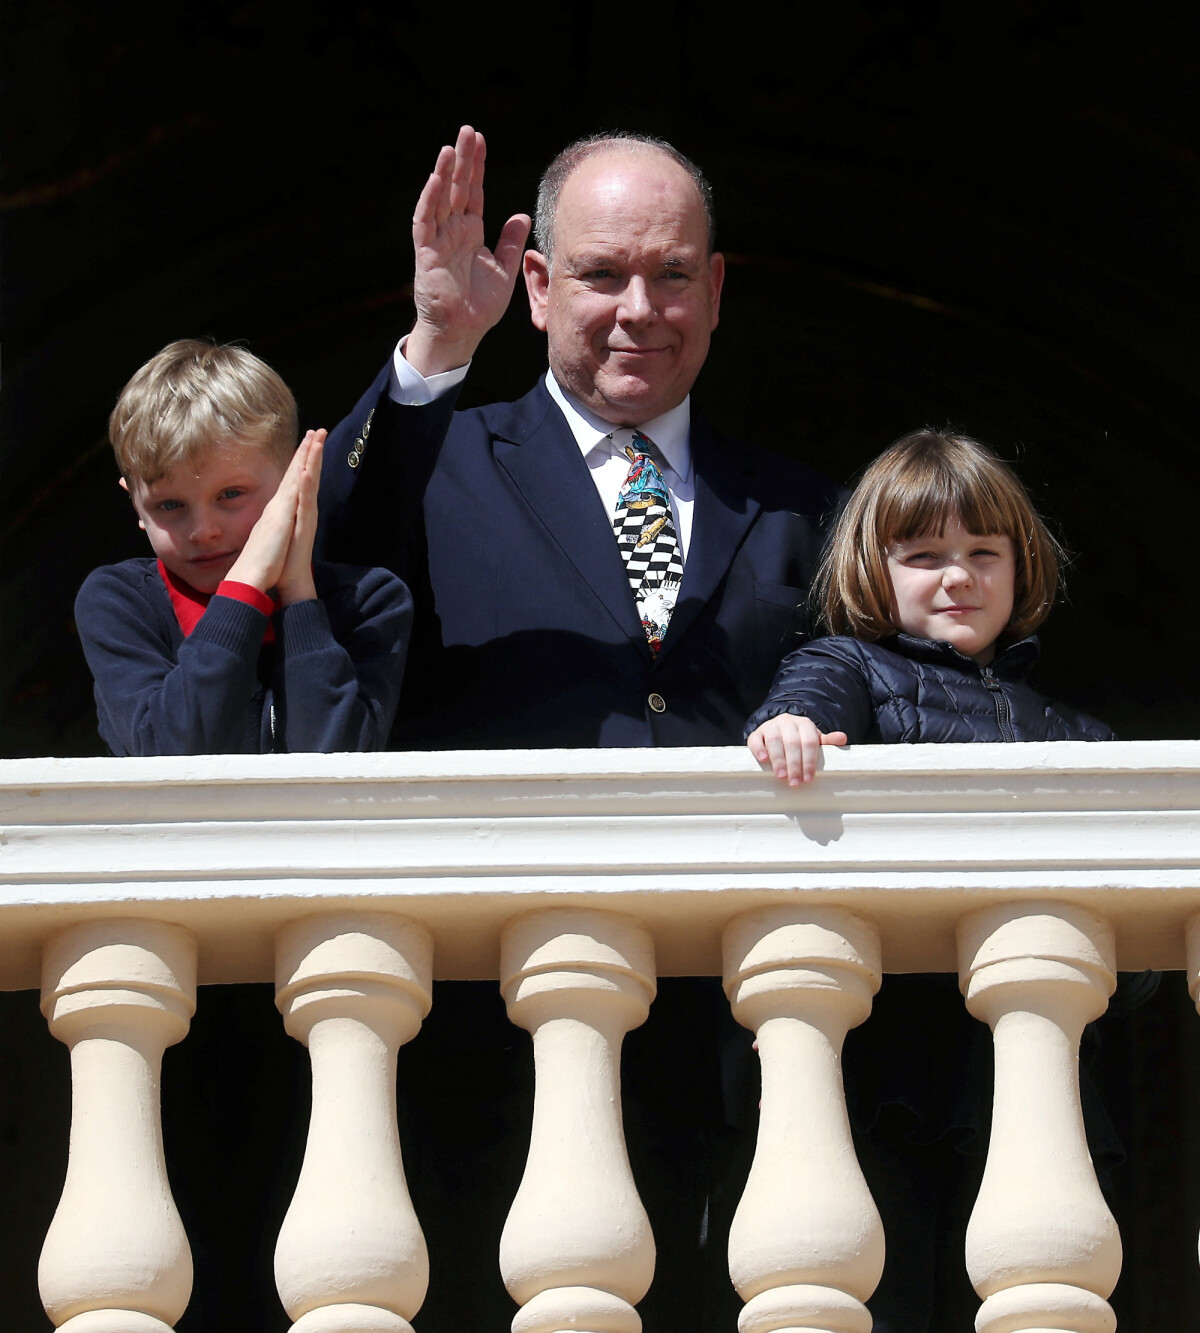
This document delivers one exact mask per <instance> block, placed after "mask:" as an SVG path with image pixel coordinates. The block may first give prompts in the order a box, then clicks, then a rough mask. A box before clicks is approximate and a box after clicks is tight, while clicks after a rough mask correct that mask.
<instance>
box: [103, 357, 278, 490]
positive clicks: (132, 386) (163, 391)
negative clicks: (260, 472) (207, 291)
mask: <svg viewBox="0 0 1200 1333" xmlns="http://www.w3.org/2000/svg"><path fill="white" fill-rule="evenodd" d="M297 437H298V428H297V418H296V400H295V398H293V397H292V393H291V390H290V389H289V388H288V387H287V385H286V384H284V382H283V380H281V379H280V378H279V376H278V375H277V374H276V373H275V372H274V371H273V370H272V369H271V367H270V366H268V365H267V364H266V362H265V361H260V360H259V359H258V357H256V356H254V355H252V354H251V353H250V352H248V351H246V349H245V348H244V347H222V346H219V345H218V344H216V343H211V342H201V341H199V340H198V339H195V338H182V339H180V340H179V341H178V342H173V343H171V344H170V345H169V346H167V347H164V348H163V349H162V351H161V352H159V353H158V355H157V356H153V357H151V358H150V360H149V361H147V362H146V364H145V365H144V366H143V367H142V368H141V369H140V370H139V371H138V372H137V374H135V375H134V377H133V378H132V379H131V380H130V381H129V383H128V384H127V385H126V386H125V387H124V388H123V389H122V390H121V396H120V397H119V398H118V399H117V405H116V407H114V408H113V411H112V415H111V416H110V417H109V419H108V438H109V440H110V441H111V442H112V447H113V453H114V454H116V456H117V466H118V467H119V468H120V469H121V475H122V476H123V477H124V478H126V480H129V479H131V478H137V479H138V480H140V481H142V482H145V483H147V484H149V483H151V482H155V481H158V480H159V478H161V477H164V476H166V474H167V473H168V472H170V471H171V470H172V469H173V468H175V467H177V466H178V465H179V464H180V463H193V462H195V461H196V460H197V459H198V458H199V457H200V456H201V455H203V454H205V453H206V452H207V451H208V450H210V449H212V448H214V447H215V446H217V445H220V444H222V443H229V442H233V441H236V442H237V443H239V444H246V445H250V446H252V447H254V448H260V449H263V450H265V451H266V452H268V453H270V454H272V455H273V456H274V457H275V458H276V459H277V460H278V461H279V462H280V463H281V464H282V465H284V466H286V464H287V462H288V459H290V458H291V456H292V454H293V453H294V452H295V449H296V440H297Z"/></svg>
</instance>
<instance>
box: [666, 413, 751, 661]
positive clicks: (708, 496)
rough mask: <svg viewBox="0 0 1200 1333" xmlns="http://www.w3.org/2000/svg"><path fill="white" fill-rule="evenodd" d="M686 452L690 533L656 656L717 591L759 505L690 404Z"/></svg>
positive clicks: (676, 640)
mask: <svg viewBox="0 0 1200 1333" xmlns="http://www.w3.org/2000/svg"><path fill="white" fill-rule="evenodd" d="M691 454H692V472H693V475H694V476H695V479H696V500H695V509H694V510H693V513H692V537H691V542H690V543H689V545H688V552H687V561H686V562H685V564H684V567H683V585H682V587H681V588H680V590H679V601H678V602H677V603H676V604H675V610H674V611H673V612H672V614H671V624H670V627H669V628H668V630H667V634H666V637H665V638H664V639H663V644H662V648H661V650H660V652H659V656H660V657H665V656H666V655H667V654H668V653H669V652H670V651H671V650H672V648H673V647H674V646H675V645H676V644H677V643H679V642H680V640H681V639H682V638H683V636H684V634H685V633H686V632H687V630H688V629H689V627H690V626H691V625H692V623H693V622H694V621H695V619H696V617H697V616H698V615H699V614H700V611H701V610H702V609H703V607H704V606H705V605H706V604H707V603H708V602H709V600H710V599H711V598H712V597H713V595H714V594H715V593H716V591H717V588H718V587H719V586H720V584H721V580H722V579H724V577H725V575H726V574H727V573H728V571H729V566H730V565H731V564H732V563H733V557H734V556H735V555H736V554H737V550H738V547H739V546H740V545H741V544H742V540H743V538H744V537H745V535H746V533H747V532H748V531H749V528H750V525H751V524H752V523H753V522H754V520H755V518H756V517H757V515H758V511H759V509H760V508H761V506H760V504H759V502H758V501H757V500H755V499H752V498H751V497H750V496H749V495H748V494H747V489H746V479H745V476H744V474H743V471H742V469H740V468H739V467H738V466H737V465H736V464H735V463H734V461H733V459H732V457H731V454H732V450H731V448H730V446H729V444H728V442H727V441H724V440H721V439H720V438H719V437H718V436H716V435H714V434H713V432H712V431H711V430H710V429H709V427H708V426H707V424H706V423H705V422H704V420H703V419H702V418H701V417H700V416H699V415H698V414H697V412H696V409H695V408H694V407H693V409H692V433H691Z"/></svg>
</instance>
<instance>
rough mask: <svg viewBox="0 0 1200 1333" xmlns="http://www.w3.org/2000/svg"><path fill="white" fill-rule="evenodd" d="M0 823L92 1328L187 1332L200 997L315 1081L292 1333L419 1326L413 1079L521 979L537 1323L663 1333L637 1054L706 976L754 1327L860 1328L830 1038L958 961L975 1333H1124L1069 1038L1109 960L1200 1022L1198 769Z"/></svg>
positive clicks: (136, 793)
mask: <svg viewBox="0 0 1200 1333" xmlns="http://www.w3.org/2000/svg"><path fill="white" fill-rule="evenodd" d="M0 800H2V802H3V814H4V819H3V826H2V828H0V883H2V884H3V889H2V892H0V987H2V988H7V989H21V988H28V987H34V986H38V985H39V984H40V986H41V989H42V1006H43V1011H44V1012H45V1013H46V1015H47V1018H48V1020H49V1023H50V1028H51V1031H53V1033H54V1034H55V1035H56V1036H58V1037H60V1038H61V1039H62V1040H63V1041H64V1042H66V1043H67V1044H68V1045H69V1046H70V1048H71V1061H72V1078H73V1088H74V1094H73V1112H72V1128H71V1147H70V1164H69V1168H68V1173H67V1179H66V1184H65V1187H64V1190H63V1195H62V1199H61V1202H60V1204H59V1208H58V1212H57V1214H56V1216H55V1218H54V1222H53V1224H52V1226H51V1228H50V1231H49V1234H48V1236H47V1238H46V1242H45V1247H44V1249H43V1252H42V1261H41V1267H40V1273H39V1280H40V1284H41V1291H42V1298H43V1302H44V1304H45V1306H46V1309H47V1311H48V1313H49V1314H50V1316H51V1319H52V1320H53V1321H54V1323H55V1324H56V1325H58V1326H60V1327H62V1328H64V1329H67V1330H69V1331H70V1333H163V1330H166V1329H170V1328H171V1327H172V1326H173V1325H174V1323H175V1322H176V1320H177V1319H178V1318H179V1316H180V1314H181V1313H182V1311H183V1309H184V1307H185V1306H186V1303H187V1301H188V1297H189V1294H190V1289H191V1260H190V1254H189V1249H188V1242H187V1238H186V1236H185V1234H184V1231H183V1228H182V1225H181V1224H180V1221H179V1218H178V1214H177V1213H176V1211H175V1207H174V1204H173V1202H172V1199H171V1193H170V1188H169V1185H168V1182H167V1178H166V1169H165V1166H164V1163H163V1154H162V1143H161V1130H160V1126H159V1115H158V1105H157V1095H158V1094H157V1075H158V1065H159V1061H160V1059H161V1056H162V1052H163V1049H164V1047H165V1046H166V1045H168V1044H170V1043H173V1042H177V1041H179V1040H181V1039H183V1038H184V1037H185V1035H186V1033H187V1030H188V1025H189V1020H190V1016H191V1014H192V1012H193V1010H194V1006H195V997H196V985H197V982H199V983H200V984H201V985H203V984H204V983H208V982H233V981H263V980H268V979H270V978H272V977H273V978H274V980H275V982H276V986H277V1002H278V1005H279V1008H280V1010H281V1011H282V1013H283V1021H284V1023H285V1025H286V1027H287V1030H288V1031H289V1032H290V1033H291V1034H292V1035H293V1036H295V1037H296V1038H297V1039H299V1040H300V1041H302V1042H304V1043H305V1044H306V1045H307V1046H308V1048H309V1051H310V1055H311V1060H312V1077H313V1115H312V1123H311V1126H310V1133H309V1141H308V1149H307V1154H306V1157H305V1161H304V1165H303V1168H302V1170H301V1173H300V1178H299V1181H298V1183H297V1187H296V1192H295V1196H294V1198H293V1202H292V1206H291V1209H290V1211H289V1212H288V1215H287V1218H286V1219H285V1222H284V1224H283V1227H282V1230H281V1232H280V1236H279V1241H278V1246H277V1250H276V1281H277V1284H278V1287H279V1292H280V1296H281V1299H282V1301H283V1304H284V1306H285V1308H286V1309H287V1311H288V1313H289V1315H290V1316H291V1318H292V1319H293V1320H294V1321H295V1324H294V1329H295V1330H296V1333H334V1330H338V1331H340V1333H354V1331H355V1330H359V1331H361V1333H384V1331H392V1330H407V1329H409V1327H410V1324H409V1322H408V1321H410V1320H412V1318H413V1317H414V1316H415V1315H416V1313H417V1311H418V1310H419V1308H420V1306H421V1303H422V1300H423V1298H424V1295H425V1290H426V1284H427V1276H428V1272H427V1263H426V1257H425V1248H424V1241H423V1239H422V1235H421V1229H420V1224H419V1220H418V1219H417V1217H416V1216H415V1214H414V1212H413V1209H412V1206H411V1204H410V1202H409V1198H408V1194H407V1190H406V1187H405V1183H404V1175H403V1168H402V1166H401V1154H400V1144H399V1139H398V1135H397V1130H396V1107H395V1095H396V1093H395V1087H396V1080H395V1066H396V1052H397V1050H398V1048H399V1046H400V1045H401V1044H403V1043H404V1042H405V1041H407V1040H409V1039H410V1038H411V1037H412V1036H413V1035H414V1034H415V1033H416V1032H417V1030H418V1029H419V1027H420V1025H421V1022H422V1019H423V1017H424V1015H425V1013H427V1012H428V1009H429V1004H430V996H431V982H432V979H434V978H457V979H488V978H492V979H497V980H498V981H499V982H500V985H501V987H502V989H503V993H504V996H505V999H506V1001H507V1004H508V1008H509V1014H510V1016H511V1017H512V1019H513V1021H514V1022H515V1023H518V1024H520V1025H521V1026H523V1027H527V1028H529V1029H530V1030H531V1031H532V1032H533V1034H534V1053H535V1066H536V1076H537V1088H536V1098H535V1105H534V1113H533V1122H532V1126H531V1131H530V1149H529V1158H528V1162H527V1166H526V1171H525V1177H524V1179H523V1181H522V1184H521V1186H520V1189H519V1190H518V1192H517V1195H516V1198H515V1200H514V1201H513V1203H512V1208H511V1212H510V1214H509V1221H508V1225H507V1227H506V1228H505V1232H504V1236H503V1238H502V1240H501V1243H500V1263H501V1269H502V1272H503V1274H504V1277H505V1281H506V1283H507V1285H508V1288H509V1290H510V1292H511V1293H512V1295H513V1296H514V1298H515V1300H516V1301H517V1303H518V1305H519V1306H520V1309H519V1311H518V1314H517V1316H516V1319H515V1320H514V1325H513V1327H514V1330H516V1331H517V1333H557V1331H558V1330H566V1329H589V1330H596V1331H597V1333H636V1331H637V1329H638V1328H639V1327H640V1323H639V1319H638V1316H637V1313H636V1310H635V1308H634V1307H635V1306H636V1304H637V1302H638V1301H639V1300H640V1299H641V1297H642V1296H643V1295H644V1294H645V1292H646V1290H647V1288H648V1286H649V1284H650V1282H651V1279H652V1276H653V1268H654V1242H653V1238H652V1236H651V1234H650V1229H649V1224H648V1222H647V1219H646V1215H645V1212H644V1211H643V1209H642V1206H641V1203H640V1201H639V1198H638V1194H637V1191H636V1188H635V1186H634V1182H633V1179H632V1176H631V1174H630V1170H629V1165H628V1160H627V1158H626V1153H625V1147H624V1140H623V1135H622V1128H621V1116H620V1097H619V1052H620V1046H621V1041H622V1038H623V1035H624V1033H625V1032H626V1031H627V1030H629V1029H630V1028H631V1027H633V1026H635V1025H637V1024H638V1023H640V1022H641V1021H642V1020H643V1019H644V1018H645V1016H646V1014H647V1012H648V1007H649V1005H650V1003H651V1002H652V1000H653V996H654V992H655V980H656V977H658V976H677V975H696V974H722V975H723V976H724V978H725V986H726V990H727V992H728V994H729V995H730V999H731V1002H732V1004H733V1010H734V1014H735V1016H736V1017H737V1018H738V1020H739V1021H740V1022H742V1023H743V1024H744V1025H745V1026H747V1027H750V1028H752V1029H753V1030H755V1032H756V1033H757V1036H758V1041H759V1047H760V1055H761V1059H762V1067H763V1101H762V1114H761V1118H760V1125H759V1137H758V1147H757V1152H756V1156H755V1161H754V1165H753V1168H752V1169H751V1173H750V1178H749V1181H748V1183H747V1186H746V1190H745V1193H744V1195H743V1198H742V1202H741V1205H740V1207H739V1209H738V1212H737V1216H736V1218H735V1220H734V1224H733V1228H732V1231H731V1234H730V1239H729V1262H730V1271H731V1274H732V1277H733V1280H734V1283H735V1285H736V1286H737V1289H738V1291H739V1293H740V1294H741V1296H742V1298H743V1299H744V1301H745V1302H746V1304H745V1307H744V1311H743V1317H742V1321H741V1328H742V1330H743V1333H768V1331H769V1330H777V1329H789V1330H804V1329H820V1330H830V1329H834V1330H844V1331H846V1333H857V1331H859V1330H861V1331H862V1333H866V1330H869V1328H870V1317H869V1315H868V1314H867V1312H866V1310H865V1308H864V1305H863V1302H864V1301H865V1300H866V1299H867V1297H868V1296H869V1295H870V1293H871V1291H872V1289H873V1288H874V1285H875V1283H876V1282H877V1280H878V1277H879V1273H880V1270H881V1265H882V1259H883V1236H882V1232H881V1228H880V1224H879V1218H878V1214H877V1212H876V1210H875V1207H874V1204H873V1202H872V1200H871V1197H870V1194H869V1193H868V1191H867V1188H866V1185H865V1183H864V1182H863V1179H862V1176H861V1174H860V1172H859V1170H858V1167H857V1163H856V1162H855V1159H854V1153H853V1148H852V1145H851V1140H850V1136H849V1130H848V1125H847V1120H846V1112H845V1102H844V1097H843V1095H842V1088H841V1077H840V1067H839V1054H840V1049H841V1043H842V1039H843V1038H844V1036H845V1033H846V1031H847V1029H848V1027H850V1026H853V1025H854V1024H856V1023H858V1022H861V1021H864V1020H865V1021H869V1018H868V1015H869V1012H870V1005H871V997H872V995H873V993H874V991H875V990H876V988H877V987H878V984H879V979H880V974H881V972H882V971H896V972H912V971H955V970H957V971H958V973H959V976H960V980H961V982H962V986H963V989H964V992H965V994H966V997H967V999H966V1003H967V1005H968V1007H969V1008H970V1010H971V1012H972V1013H974V1014H975V1015H976V1016H977V1017H979V1018H981V1019H983V1020H985V1021H986V1022H988V1023H989V1024H990V1025H991V1027H992V1029H993V1032H994V1039H995V1049H996V1094H995V1105H994V1115H993V1128H992V1138H991V1146H990V1151H989V1157H988V1164H987V1168H986V1171H985V1175H984V1181H983V1186H982V1189H981V1192H980V1195H979V1199H978V1201H977V1203H976V1207H975V1211H974V1214H973V1216H972V1220H971V1225H970V1228H969V1231H968V1237H967V1253H966V1264H967V1269H968V1272H969V1274H970V1277H971V1280H972V1282H973V1283H974V1285H975V1288H976V1290H977V1291H978V1292H979V1294H980V1297H981V1298H982V1302H983V1303H982V1306H981V1309H980V1314H979V1321H978V1324H977V1327H978V1329H979V1330H980V1333H1020V1330H1044V1329H1050V1328H1057V1329H1074V1330H1078V1331H1079V1333H1101V1330H1108V1329H1111V1328H1113V1327H1114V1326H1115V1324H1114V1320H1113V1316H1112V1312H1111V1309H1110V1307H1109V1305H1108V1303H1107V1298H1108V1296H1109V1295H1110V1293H1111V1291H1112V1288H1113V1285H1114V1284H1115V1282H1116V1279H1117V1276H1118V1272H1119V1269H1120V1262H1121V1251H1120V1239H1119V1236H1118V1235H1117V1230H1116V1226H1115V1223H1114V1222H1113V1219H1112V1217H1111V1215H1110V1214H1109V1212H1108V1209H1107V1207H1106V1205H1105V1203H1104V1200H1103V1197H1102V1196H1101V1194H1100V1191H1099V1189H1098V1187H1097V1184H1096V1178H1095V1174H1094V1172H1093V1170H1092V1165H1091V1162H1090V1159H1089V1157H1088V1154H1087V1145H1086V1141H1085V1138H1084V1134H1083V1127H1082V1119H1081V1116H1080V1112H1079V1094H1078V1075H1077V1054H1078V1043H1079V1037H1080V1033H1081V1031H1082V1028H1083V1025H1084V1024H1085V1023H1086V1022H1088V1021H1089V1020H1090V1019H1092V1018H1094V1017H1096V1016H1097V1015H1098V1014H1099V1013H1101V1012H1102V1011H1103V1009H1104V1008H1105V1005H1106V1003H1107V997H1108V995H1109V994H1110V993H1111V990H1112V987H1113V984H1114V981H1115V972H1116V969H1117V968H1118V967H1120V968H1122V969H1141V968H1145V967H1156V968H1183V967H1187V968H1188V970H1189V979H1190V981H1191V983H1192V987H1193V994H1195V991H1196V985H1197V977H1198V976H1200V743H1190V742H1156V743H1144V744H1143V743H1133V744H1110V745H1077V744H1058V745H1017V746H969V747H967V746H928V747H906V746H896V747H891V748H860V749H856V750H852V751H847V752H832V753H828V752H827V755H826V768H825V770H824V771H823V772H822V773H821V774H819V775H818V778H817V780H816V781H815V782H814V783H813V784H812V785H811V786H810V787H809V788H807V789H805V790H802V791H789V790H787V789H786V788H784V787H783V786H781V785H780V784H778V783H776V782H775V781H774V780H772V779H770V778H767V777H764V776H763V775H762V774H760V773H759V772H758V770H757V768H756V766H755V765H754V763H753V762H752V760H751V759H750V758H749V756H748V755H747V754H746V753H745V752H744V751H741V750H737V749H718V750H668V751H589V752H576V751H569V752H554V751H531V752H505V753H500V752H485V753H456V754H436V755H415V754H410V755H404V754H388V755H334V756H308V755H297V756H291V757H281V756H265V757H258V758H244V757H219V756H217V757H201V758H185V759H148V760H130V759H127V760H99V759H97V760H55V759H44V760H12V761H6V762H4V763H2V764H0ZM584 1199H585V1200H588V1206H586V1207H581V1206H580V1200H584Z"/></svg>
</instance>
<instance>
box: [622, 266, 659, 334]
mask: <svg viewBox="0 0 1200 1333" xmlns="http://www.w3.org/2000/svg"><path fill="white" fill-rule="evenodd" d="M653 315H654V302H653V301H652V300H651V299H650V287H649V285H648V284H647V282H646V280H645V279H644V278H638V277H634V278H630V279H629V281H628V282H627V283H626V284H625V290H624V292H623V293H622V294H621V310H620V314H619V318H620V320H621V322H622V323H627V324H643V323H645V321H646V320H648V319H650V318H652V316H653Z"/></svg>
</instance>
